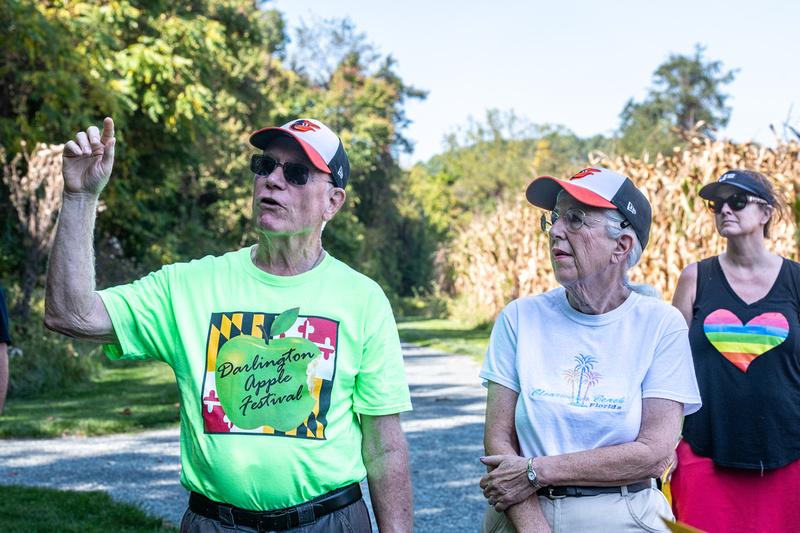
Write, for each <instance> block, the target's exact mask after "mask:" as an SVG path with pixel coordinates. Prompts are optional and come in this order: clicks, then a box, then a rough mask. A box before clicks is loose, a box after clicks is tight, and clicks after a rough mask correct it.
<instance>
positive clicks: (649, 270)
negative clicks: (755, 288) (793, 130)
mask: <svg viewBox="0 0 800 533" xmlns="http://www.w3.org/2000/svg"><path fill="white" fill-rule="evenodd" d="M590 164H591V165H592V166H603V167H606V168H609V169H612V170H615V171H617V172H620V173H622V174H624V175H626V176H628V177H630V178H631V179H632V180H633V182H634V183H635V184H636V185H637V186H638V187H639V188H640V189H642V190H643V191H644V193H645V194H646V195H647V197H648V199H649V200H650V203H651V204H652V206H653V224H652V227H651V230H650V242H649V243H648V245H647V248H646V249H645V251H644V255H643V257H642V260H641V262H640V263H639V265H637V266H636V267H634V268H633V269H632V270H631V271H630V272H629V276H630V279H631V281H632V282H635V283H649V284H651V285H653V286H655V287H656V288H657V289H658V290H659V292H660V293H661V295H662V297H663V298H664V299H666V300H669V299H671V297H672V293H673V291H674V289H675V285H676V283H677V281H678V275H679V274H680V272H681V270H682V269H683V268H684V267H685V266H686V265H688V264H690V263H692V262H695V261H698V260H699V259H702V258H705V257H708V256H712V255H717V254H719V253H721V252H722V251H724V247H725V243H724V239H722V238H721V237H719V236H718V235H717V233H716V230H715V227H714V220H713V215H712V214H711V213H710V212H709V211H708V210H707V208H706V206H705V202H704V201H703V200H702V199H701V198H700V197H699V196H698V194H697V192H698V191H699V190H700V188H701V187H702V186H703V185H705V184H707V183H710V182H712V181H716V179H717V178H718V177H719V176H721V175H722V174H723V173H724V172H725V171H726V170H729V169H732V168H743V169H750V170H756V171H759V172H761V173H763V174H765V175H766V176H767V177H768V178H770V179H771V180H772V182H773V184H774V185H775V187H776V189H777V190H778V192H779V194H780V195H781V196H782V197H783V198H784V200H785V202H786V204H787V205H788V209H787V210H786V211H785V212H784V213H783V217H782V219H781V220H779V221H774V222H773V225H772V228H771V238H770V239H769V242H768V244H767V246H768V248H769V249H770V250H772V251H773V252H775V253H778V254H780V255H783V256H785V257H789V258H792V259H795V260H797V258H798V246H797V244H798V243H797V234H796V228H797V222H798V219H799V218H800V201H799V200H798V198H800V190H798V189H799V188H800V144H797V143H781V144H779V145H778V146H777V147H775V148H764V147H761V146H758V145H755V144H734V143H730V142H720V141H711V140H709V139H700V138H699V139H694V140H693V141H692V142H691V144H690V145H689V147H688V148H687V149H685V150H683V151H677V150H676V152H675V153H674V154H673V155H671V156H669V157H664V156H662V155H661V154H659V155H658V156H656V158H655V161H654V162H648V161H647V160H644V161H642V160H637V159H632V158H629V157H618V158H609V157H607V156H605V155H603V154H597V153H595V154H592V155H590ZM575 170H576V171H577V170H579V169H575ZM542 213H543V211H542V210H540V209H538V208H535V207H533V206H532V205H530V204H528V203H527V202H526V201H525V194H524V191H520V193H519V200H518V201H517V202H514V203H509V204H505V205H501V206H499V208H498V209H497V210H496V211H495V212H494V213H493V214H491V215H489V216H485V217H479V218H476V219H475V220H473V221H472V222H471V223H470V224H469V225H468V226H466V227H465V228H464V229H463V230H462V231H461V232H460V233H459V234H458V235H457V236H456V237H455V239H453V241H452V242H451V243H450V244H449V246H448V248H447V250H445V251H444V253H441V254H440V257H443V258H446V259H445V262H446V268H447V270H448V271H449V272H450V275H451V276H452V278H451V279H452V280H453V281H452V286H451V292H452V293H454V295H455V297H456V300H459V301H460V302H461V305H460V306H459V307H460V308H463V309H469V310H470V313H471V314H472V315H473V316H472V317H471V318H472V319H473V320H476V321H488V320H492V319H493V318H494V317H495V316H496V315H497V313H498V312H499V311H500V310H501V309H502V308H503V306H504V305H505V304H506V303H508V302H509V301H510V300H512V299H514V298H517V297H519V296H525V295H531V294H538V293H541V292H544V291H546V290H549V289H551V288H553V287H556V286H557V282H556V280H555V278H554V276H553V272H552V269H551V266H550V253H549V250H548V244H547V237H546V235H545V234H544V233H543V232H541V231H540V230H539V217H540V215H541V214H542Z"/></svg>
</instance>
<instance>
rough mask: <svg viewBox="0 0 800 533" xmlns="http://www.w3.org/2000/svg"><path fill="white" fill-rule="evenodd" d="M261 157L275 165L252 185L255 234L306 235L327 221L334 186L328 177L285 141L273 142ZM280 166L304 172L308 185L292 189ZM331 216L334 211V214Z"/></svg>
mask: <svg viewBox="0 0 800 533" xmlns="http://www.w3.org/2000/svg"><path fill="white" fill-rule="evenodd" d="M264 155H267V156H269V157H272V158H273V159H275V160H276V161H277V162H278V163H279V164H278V165H277V166H275V168H274V169H273V170H272V172H270V173H269V174H267V175H264V174H256V175H255V178H254V182H253V219H254V222H255V227H256V229H257V230H258V231H266V232H269V233H280V234H294V233H307V232H311V231H314V230H316V229H318V228H321V227H322V224H323V222H325V221H327V220H329V219H330V218H331V217H332V216H333V213H330V207H331V205H330V202H331V194H332V191H333V190H334V186H333V185H332V184H331V183H330V176H329V175H328V174H326V173H324V172H321V171H319V170H317V169H316V168H315V167H314V166H313V165H312V164H311V161H309V160H308V157H307V156H306V154H305V152H303V150H302V148H300V146H299V145H298V144H297V143H296V142H295V141H293V140H292V139H289V138H288V137H287V138H280V137H279V138H276V139H275V140H274V141H273V142H272V143H270V145H269V146H268V147H267V149H265V150H264ZM284 163H294V164H299V165H304V166H305V167H307V168H308V181H307V182H306V184H305V185H296V184H293V183H290V182H289V181H287V180H286V175H285V174H284V172H285V171H284V168H283V166H282V165H283V164H284ZM334 213H335V211H334Z"/></svg>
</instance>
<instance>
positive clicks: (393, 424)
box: [361, 415, 414, 533]
mask: <svg viewBox="0 0 800 533" xmlns="http://www.w3.org/2000/svg"><path fill="white" fill-rule="evenodd" d="M361 428H362V434H363V440H362V444H361V455H362V457H363V458H364V465H365V466H366V468H367V482H368V483H369V495H370V500H371V501H372V510H373V511H374V512H375V520H376V521H377V522H378V529H379V530H380V531H381V532H389V531H391V532H394V531H397V532H402V533H410V531H411V528H412V525H413V520H414V518H413V513H412V505H413V504H412V498H411V476H410V475H409V471H408V448H407V446H406V438H405V435H404V434H403V429H402V427H401V426H400V416H399V415H387V416H366V415H362V416H361Z"/></svg>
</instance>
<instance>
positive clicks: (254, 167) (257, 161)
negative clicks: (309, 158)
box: [250, 154, 310, 187]
mask: <svg viewBox="0 0 800 533" xmlns="http://www.w3.org/2000/svg"><path fill="white" fill-rule="evenodd" d="M275 167H282V168H283V177H284V178H286V181H287V182H289V183H291V184H292V185H297V186H300V187H302V186H303V185H305V184H306V183H308V176H309V175H310V172H309V170H308V167H307V166H305V165H301V164H300V163H290V162H288V161H287V162H285V163H279V162H278V160H276V159H275V158H274V157H270V156H268V155H256V154H254V155H253V157H251V158H250V170H251V171H252V172H253V173H254V174H258V175H259V176H269V175H270V174H272V173H273V172H274V171H275Z"/></svg>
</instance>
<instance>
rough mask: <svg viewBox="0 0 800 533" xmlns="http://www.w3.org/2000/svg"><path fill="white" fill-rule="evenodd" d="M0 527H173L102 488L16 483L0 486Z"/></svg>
mask: <svg viewBox="0 0 800 533" xmlns="http://www.w3.org/2000/svg"><path fill="white" fill-rule="evenodd" d="M78 510H79V511H78ZM0 530H2V531H26V532H28V533H50V532H51V531H59V532H64V533H105V532H107V531H114V532H119V533H134V532H135V533H145V532H149V533H157V532H158V533H167V532H175V531H177V529H175V528H174V527H172V526H169V525H165V524H164V523H163V522H162V521H161V519H159V518H153V517H151V516H148V515H146V514H145V513H143V512H142V511H141V510H139V509H137V508H136V507H134V506H133V505H130V504H124V503H119V502H115V501H114V500H112V499H111V497H110V496H109V495H108V494H106V493H105V492H99V491H94V492H68V491H62V490H55V489H44V488H34V487H23V486H19V485H4V486H0Z"/></svg>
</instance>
